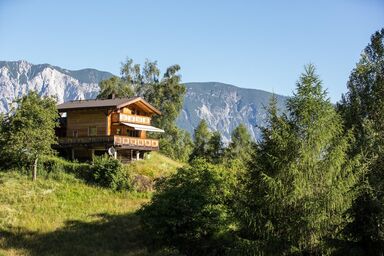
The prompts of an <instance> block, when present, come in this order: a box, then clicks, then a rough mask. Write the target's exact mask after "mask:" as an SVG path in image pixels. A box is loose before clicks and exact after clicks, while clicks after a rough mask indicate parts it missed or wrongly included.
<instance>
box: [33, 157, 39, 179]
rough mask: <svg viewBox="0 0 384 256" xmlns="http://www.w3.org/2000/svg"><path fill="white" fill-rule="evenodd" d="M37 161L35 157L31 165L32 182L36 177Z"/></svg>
mask: <svg viewBox="0 0 384 256" xmlns="http://www.w3.org/2000/svg"><path fill="white" fill-rule="evenodd" d="M37 160H38V158H37V157H36V159H35V162H34V163H33V171H32V180H33V181H35V180H36V176H37Z"/></svg>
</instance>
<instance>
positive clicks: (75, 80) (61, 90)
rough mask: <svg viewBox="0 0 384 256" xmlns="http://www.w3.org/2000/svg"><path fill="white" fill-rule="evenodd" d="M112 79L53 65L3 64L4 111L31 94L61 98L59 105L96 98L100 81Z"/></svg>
mask: <svg viewBox="0 0 384 256" xmlns="http://www.w3.org/2000/svg"><path fill="white" fill-rule="evenodd" d="M110 76H112V74H110V73H108V72H101V71H98V70H94V69H83V70H78V71H69V70H65V69H61V68H59V67H55V66H52V65H49V64H42V65H32V64H31V63H28V62H26V61H9V62H6V61H1V62H0V112H6V111H8V110H9V109H10V104H11V102H12V101H13V100H14V99H15V98H17V97H20V96H22V95H24V94H26V93H27V92H29V91H37V92H38V93H39V94H40V95H50V96H55V97H56V98H57V101H58V103H62V102H64V101H69V100H74V99H88V98H94V97H96V95H97V92H98V82H99V81H100V80H102V79H106V78H108V77H110Z"/></svg>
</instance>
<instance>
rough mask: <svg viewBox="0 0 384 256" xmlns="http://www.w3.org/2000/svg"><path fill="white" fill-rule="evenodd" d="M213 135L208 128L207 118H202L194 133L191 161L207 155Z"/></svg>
mask: <svg viewBox="0 0 384 256" xmlns="http://www.w3.org/2000/svg"><path fill="white" fill-rule="evenodd" d="M211 137H212V133H211V131H210V130H209V128H208V124H207V122H206V121H205V120H201V121H200V123H199V125H198V126H197V127H196V129H195V132H194V134H193V139H194V141H193V142H194V143H193V144H194V148H193V151H192V153H191V155H190V158H189V160H190V161H192V160H194V159H196V158H205V157H206V155H207V152H208V143H209V141H210V139H211Z"/></svg>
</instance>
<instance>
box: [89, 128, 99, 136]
mask: <svg viewBox="0 0 384 256" xmlns="http://www.w3.org/2000/svg"><path fill="white" fill-rule="evenodd" d="M96 135H97V128H96V126H90V127H89V129H88V136H96Z"/></svg>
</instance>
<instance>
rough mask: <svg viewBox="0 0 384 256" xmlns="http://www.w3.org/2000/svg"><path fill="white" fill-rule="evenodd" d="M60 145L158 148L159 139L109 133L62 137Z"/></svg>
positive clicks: (138, 148) (139, 148)
mask: <svg viewBox="0 0 384 256" xmlns="http://www.w3.org/2000/svg"><path fill="white" fill-rule="evenodd" d="M59 145H60V146H61V147H73V146H84V147H90V146H92V147H95V146H102V147H104V148H105V147H111V146H114V147H115V148H117V149H119V148H121V149H137V150H159V141H158V140H154V139H140V138H136V137H128V136H120V135H110V136H95V137H64V138H59Z"/></svg>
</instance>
